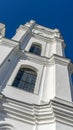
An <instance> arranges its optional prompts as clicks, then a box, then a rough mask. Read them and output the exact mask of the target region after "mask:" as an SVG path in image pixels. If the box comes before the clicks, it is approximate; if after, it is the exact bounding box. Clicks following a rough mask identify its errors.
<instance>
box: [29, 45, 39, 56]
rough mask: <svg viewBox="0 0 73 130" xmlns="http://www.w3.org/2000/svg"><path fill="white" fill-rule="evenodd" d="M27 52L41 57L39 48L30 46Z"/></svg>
mask: <svg viewBox="0 0 73 130" xmlns="http://www.w3.org/2000/svg"><path fill="white" fill-rule="evenodd" d="M29 52H31V53H34V54H36V55H41V46H39V45H36V44H32V46H31V48H30V50H29Z"/></svg>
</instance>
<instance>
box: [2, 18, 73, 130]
mask: <svg viewBox="0 0 73 130" xmlns="http://www.w3.org/2000/svg"><path fill="white" fill-rule="evenodd" d="M65 46H66V45H65V42H64V40H63V37H62V36H61V33H60V31H59V30H58V29H50V28H46V27H43V26H41V25H39V24H37V23H36V22H35V21H34V20H31V21H29V22H27V23H26V24H24V25H20V26H19V27H18V29H17V30H16V34H15V35H14V36H13V37H12V38H11V39H8V38H6V37H5V25H4V24H2V23H0V130H73V87H72V79H71V76H72V73H73V64H72V63H71V60H70V59H68V58H66V57H65V53H64V49H65Z"/></svg>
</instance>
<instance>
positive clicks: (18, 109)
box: [0, 96, 73, 126]
mask: <svg viewBox="0 0 73 130" xmlns="http://www.w3.org/2000/svg"><path fill="white" fill-rule="evenodd" d="M0 115H1V116H3V118H6V117H10V118H13V119H15V120H19V121H21V122H27V123H30V124H33V125H34V124H39V125H40V124H47V123H53V122H54V121H59V122H61V123H63V124H67V125H70V126H73V103H72V102H67V101H64V100H61V99H54V100H50V102H49V103H43V104H41V105H36V104H27V103H23V102H19V101H16V100H13V99H9V98H6V97H4V96H0Z"/></svg>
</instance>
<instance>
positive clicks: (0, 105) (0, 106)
mask: <svg viewBox="0 0 73 130" xmlns="http://www.w3.org/2000/svg"><path fill="white" fill-rule="evenodd" d="M7 103H8V101H6V99H5V97H3V95H1V94H0V130H15V128H14V127H13V126H12V125H10V124H8V123H6V118H8V114H7V110H6V107H5V104H7Z"/></svg>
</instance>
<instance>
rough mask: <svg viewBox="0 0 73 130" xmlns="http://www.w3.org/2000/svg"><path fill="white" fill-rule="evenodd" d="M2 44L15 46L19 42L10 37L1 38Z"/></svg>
mask: <svg viewBox="0 0 73 130" xmlns="http://www.w3.org/2000/svg"><path fill="white" fill-rule="evenodd" d="M2 44H3V45H5V46H8V47H15V46H17V45H18V44H19V43H18V42H17V41H15V40H12V39H7V38H2Z"/></svg>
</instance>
